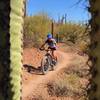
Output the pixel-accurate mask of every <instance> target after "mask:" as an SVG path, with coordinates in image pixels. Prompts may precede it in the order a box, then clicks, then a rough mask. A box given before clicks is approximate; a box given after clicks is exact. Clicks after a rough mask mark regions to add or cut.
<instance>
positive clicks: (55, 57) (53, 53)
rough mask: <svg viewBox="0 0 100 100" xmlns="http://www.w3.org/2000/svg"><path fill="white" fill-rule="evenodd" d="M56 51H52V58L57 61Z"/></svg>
mask: <svg viewBox="0 0 100 100" xmlns="http://www.w3.org/2000/svg"><path fill="white" fill-rule="evenodd" d="M55 52H56V50H54V49H52V57H53V59H55V60H57V56H56V54H55Z"/></svg>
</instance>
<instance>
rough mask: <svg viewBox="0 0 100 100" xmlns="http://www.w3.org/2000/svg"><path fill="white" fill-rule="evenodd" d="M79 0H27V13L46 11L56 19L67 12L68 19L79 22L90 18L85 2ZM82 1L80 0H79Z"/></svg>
mask: <svg viewBox="0 0 100 100" xmlns="http://www.w3.org/2000/svg"><path fill="white" fill-rule="evenodd" d="M78 1H79V0H27V15H35V14H37V13H39V12H46V13H48V14H49V16H50V17H52V18H53V19H54V20H56V21H57V20H58V18H59V17H61V16H62V15H64V14H67V20H68V21H74V22H80V21H86V20H88V19H89V18H90V15H89V13H88V12H87V10H86V6H87V3H86V2H84V1H85V0H83V2H80V3H79V4H77V5H75V4H76V3H77V2H78ZM81 1H82V0H81Z"/></svg>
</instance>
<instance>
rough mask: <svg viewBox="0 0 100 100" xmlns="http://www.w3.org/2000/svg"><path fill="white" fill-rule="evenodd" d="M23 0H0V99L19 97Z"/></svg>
mask: <svg viewBox="0 0 100 100" xmlns="http://www.w3.org/2000/svg"><path fill="white" fill-rule="evenodd" d="M23 16H24V0H0V100H20V99H21V91H20V90H21V67H22V63H21V59H22V56H21V52H22V40H21V39H22V32H23Z"/></svg>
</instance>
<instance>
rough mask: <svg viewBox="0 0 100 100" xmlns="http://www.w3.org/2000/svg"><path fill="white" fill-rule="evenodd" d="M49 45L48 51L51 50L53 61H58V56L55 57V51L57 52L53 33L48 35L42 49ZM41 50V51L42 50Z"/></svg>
mask: <svg viewBox="0 0 100 100" xmlns="http://www.w3.org/2000/svg"><path fill="white" fill-rule="evenodd" d="M46 44H48V49H50V50H51V54H52V57H53V59H57V57H56V55H55V51H56V48H57V47H56V45H57V43H56V40H55V39H54V38H53V37H52V34H51V33H48V35H47V40H46V41H45V43H44V44H43V45H42V46H41V48H44V46H45V45H46ZM41 48H40V49H41Z"/></svg>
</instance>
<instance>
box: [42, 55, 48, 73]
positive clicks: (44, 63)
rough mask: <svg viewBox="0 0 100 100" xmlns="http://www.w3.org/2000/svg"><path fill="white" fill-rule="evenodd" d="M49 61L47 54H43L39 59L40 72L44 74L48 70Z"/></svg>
mask: <svg viewBox="0 0 100 100" xmlns="http://www.w3.org/2000/svg"><path fill="white" fill-rule="evenodd" d="M49 66H50V61H49V58H48V57H47V56H45V57H44V58H43V59H42V61H41V67H42V73H43V74H46V73H47V72H48V71H49Z"/></svg>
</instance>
